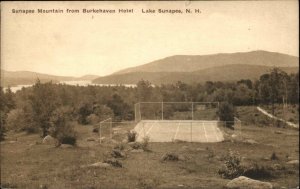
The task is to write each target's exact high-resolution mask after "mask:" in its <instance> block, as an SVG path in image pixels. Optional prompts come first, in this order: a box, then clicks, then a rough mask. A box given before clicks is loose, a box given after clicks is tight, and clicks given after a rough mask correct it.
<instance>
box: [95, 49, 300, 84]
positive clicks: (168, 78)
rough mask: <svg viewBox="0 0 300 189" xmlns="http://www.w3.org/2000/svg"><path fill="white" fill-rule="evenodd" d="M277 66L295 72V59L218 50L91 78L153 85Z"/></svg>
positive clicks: (238, 75) (225, 77) (228, 77)
mask: <svg viewBox="0 0 300 189" xmlns="http://www.w3.org/2000/svg"><path fill="white" fill-rule="evenodd" d="M273 67H278V68H280V69H282V70H284V71H285V72H287V73H295V72H298V68H299V58H298V57H295V56H290V55H286V54H281V53H275V52H268V51H251V52H243V53H222V54H213V55H176V56H171V57H166V58H164V59H160V60H156V61H153V62H150V63H148V64H144V65H140V66H136V67H132V68H127V69H124V70H120V71H118V72H115V73H113V74H111V75H108V76H104V77H99V78H97V79H95V80H93V82H94V83H100V84H135V83H137V82H138V81H139V80H141V79H144V80H148V81H150V82H151V83H153V84H162V83H175V82H177V81H179V80H180V81H183V82H186V83H192V82H205V81H236V80H240V79H252V80H253V79H258V78H259V76H260V75H262V74H264V73H266V72H268V71H270V70H271V69H272V68H273Z"/></svg>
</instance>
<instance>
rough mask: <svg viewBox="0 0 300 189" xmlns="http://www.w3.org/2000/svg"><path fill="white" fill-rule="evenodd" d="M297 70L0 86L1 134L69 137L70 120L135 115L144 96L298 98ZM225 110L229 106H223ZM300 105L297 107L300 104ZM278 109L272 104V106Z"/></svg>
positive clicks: (233, 102) (242, 100) (233, 101)
mask: <svg viewBox="0 0 300 189" xmlns="http://www.w3.org/2000/svg"><path fill="white" fill-rule="evenodd" d="M298 86H299V72H298V73H296V74H287V73H285V72H284V71H282V70H280V69H278V68H273V69H272V70H270V71H269V72H268V73H265V74H263V75H261V76H260V78H259V79H258V80H255V81H252V80H249V79H242V80H239V81H236V82H212V81H206V82H205V83H197V81H195V84H186V83H183V82H181V81H178V82H177V83H176V84H162V85H160V86H154V85H152V84H151V83H150V82H148V81H145V80H141V81H139V82H138V83H137V87H125V86H122V85H120V86H93V85H90V86H87V87H83V86H70V85H65V84H55V83H52V82H46V83H42V82H41V81H40V80H37V81H36V83H35V84H34V85H33V86H32V87H29V88H23V89H22V90H20V91H17V92H16V93H13V92H12V91H11V90H10V89H9V88H8V89H7V90H6V91H4V90H3V89H1V99H0V106H1V133H0V135H1V140H3V139H4V138H5V132H7V131H9V130H13V131H26V132H28V133H37V132H38V133H40V134H41V137H44V136H46V135H48V134H51V135H52V136H55V137H57V138H60V140H65V138H66V137H67V138H68V137H69V138H72V137H74V136H75V135H76V133H74V132H73V129H72V123H73V122H78V123H79V124H82V125H86V124H95V123H98V122H99V121H101V120H104V119H107V118H110V117H112V118H113V120H114V121H132V120H134V104H135V103H137V102H141V101H154V102H159V101H164V102H172V101H182V102H191V101H194V102H211V101H218V102H221V103H222V102H224V104H226V106H232V107H236V106H249V105H262V104H265V105H273V107H274V105H275V104H298V103H299V89H298ZM225 110H226V108H225ZM298 111H299V110H298ZM273 112H274V108H273Z"/></svg>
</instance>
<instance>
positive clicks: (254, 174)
mask: <svg viewBox="0 0 300 189" xmlns="http://www.w3.org/2000/svg"><path fill="white" fill-rule="evenodd" d="M244 169H245V170H244V173H243V176H246V177H249V178H252V179H264V178H271V177H272V171H273V168H271V167H265V166H263V165H261V166H260V165H258V164H257V163H254V164H252V165H251V166H249V167H247V168H244Z"/></svg>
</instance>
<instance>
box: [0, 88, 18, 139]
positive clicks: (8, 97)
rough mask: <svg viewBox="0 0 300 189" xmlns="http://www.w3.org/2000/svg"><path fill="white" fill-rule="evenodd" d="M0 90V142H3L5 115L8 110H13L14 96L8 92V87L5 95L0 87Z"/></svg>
mask: <svg viewBox="0 0 300 189" xmlns="http://www.w3.org/2000/svg"><path fill="white" fill-rule="evenodd" d="M0 90H1V91H0V141H2V140H4V137H5V132H6V131H7V128H6V122H7V114H8V113H9V111H10V110H12V109H14V108H15V100H14V98H15V96H14V94H13V93H12V91H11V90H10V87H8V88H7V90H6V92H5V93H4V91H3V89H2V87H0Z"/></svg>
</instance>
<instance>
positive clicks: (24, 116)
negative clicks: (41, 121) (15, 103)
mask: <svg viewBox="0 0 300 189" xmlns="http://www.w3.org/2000/svg"><path fill="white" fill-rule="evenodd" d="M6 125H7V129H8V130H14V131H26V132H28V133H35V132H37V131H38V130H39V128H38V126H37V125H36V124H34V122H33V120H32V110H31V108H30V107H28V106H26V107H24V109H13V110H11V111H10V112H9V113H8V114H7V122H6Z"/></svg>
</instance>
